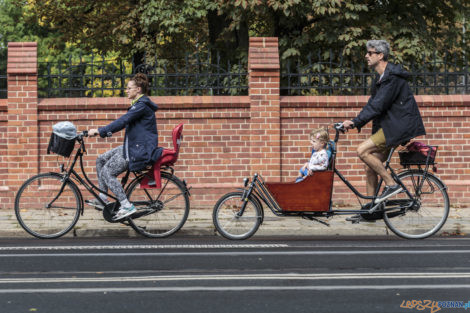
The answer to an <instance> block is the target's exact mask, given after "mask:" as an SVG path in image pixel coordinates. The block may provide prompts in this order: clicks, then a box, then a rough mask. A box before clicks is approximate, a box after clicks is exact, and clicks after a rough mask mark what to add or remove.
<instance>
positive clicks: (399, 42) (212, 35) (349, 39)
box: [0, 0, 470, 60]
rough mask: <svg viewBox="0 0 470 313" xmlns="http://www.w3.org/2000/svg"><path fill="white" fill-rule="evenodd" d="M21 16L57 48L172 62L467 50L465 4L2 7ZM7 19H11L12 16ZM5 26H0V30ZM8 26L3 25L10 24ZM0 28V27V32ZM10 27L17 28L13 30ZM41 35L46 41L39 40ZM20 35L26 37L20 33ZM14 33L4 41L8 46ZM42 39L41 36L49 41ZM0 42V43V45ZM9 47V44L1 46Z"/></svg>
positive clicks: (65, 3) (386, 0)
mask: <svg viewBox="0 0 470 313" xmlns="http://www.w3.org/2000/svg"><path fill="white" fill-rule="evenodd" d="M12 1H14V2H16V3H18V4H19V7H21V10H23V12H26V14H25V16H26V18H24V21H25V23H26V24H24V26H23V27H25V29H26V28H27V29H28V30H27V32H30V31H32V32H33V33H35V35H38V36H45V37H47V38H48V40H47V44H48V45H49V46H51V47H53V48H54V49H60V48H61V47H63V45H64V43H70V44H72V45H75V46H77V47H80V48H81V49H84V50H86V51H98V52H102V53H110V52H116V53H118V54H119V55H121V56H125V57H128V56H130V55H137V56H142V55H143V53H147V54H150V55H155V54H156V55H159V56H160V57H178V56H181V55H183V54H184V52H186V51H198V50H201V49H202V50H205V49H215V48H217V49H221V50H223V51H224V53H225V54H226V55H230V54H232V53H234V52H237V51H240V50H241V51H246V49H247V46H248V38H249V36H276V37H279V43H280V50H281V57H282V58H283V59H286V58H292V57H298V56H303V55H306V54H307V53H309V52H313V51H317V50H322V51H324V53H325V57H328V56H329V49H331V50H332V51H335V52H336V53H339V52H344V53H345V54H346V55H351V56H354V57H356V58H362V57H363V49H364V44H365V42H366V41H367V40H368V39H372V38H374V39H379V38H380V39H386V40H388V41H389V42H390V43H391V44H392V49H393V51H394V53H395V57H397V58H398V60H404V59H408V58H416V57H418V56H420V55H422V54H423V53H424V54H430V53H432V52H433V51H438V52H440V53H444V52H446V51H459V52H462V51H464V50H466V52H467V53H468V52H470V51H468V50H469V48H468V42H469V40H470V38H469V35H468V32H465V29H468V28H469V27H468V26H469V21H468V20H470V17H469V11H470V2H469V1H468V0H445V1H442V0H359V1H357V0H303V1H302V0H191V1H188V0H174V1H167V0H100V1H89V0H3V1H2V2H1V3H3V4H5V3H9V2H12ZM12 16H13V15H12ZM4 23H7V24H8V23H10V22H6V21H4V20H0V24H4ZM10 25H11V24H10ZM0 26H1V25H0ZM15 27H20V26H17V25H15ZM43 30H48V31H50V33H52V34H53V35H46V34H44V33H42V31H43ZM25 31H26V30H25ZM14 33H15V32H14V31H10V32H9V34H8V36H11V37H10V38H13V39H14V35H13V34H14ZM50 33H47V34H50ZM3 38H5V37H2V39H3ZM9 40H11V39H9Z"/></svg>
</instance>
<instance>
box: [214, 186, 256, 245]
mask: <svg viewBox="0 0 470 313" xmlns="http://www.w3.org/2000/svg"><path fill="white" fill-rule="evenodd" d="M243 195H244V193H243V192H231V193H228V194H226V195H224V196H222V198H220V199H219V201H217V203H216V204H215V206H214V210H213V212H212V220H213V222H214V225H215V228H216V229H217V231H218V232H219V234H221V235H222V236H224V237H225V238H227V239H231V240H243V239H247V238H250V237H251V236H253V235H254V234H255V233H256V231H257V230H258V228H259V226H260V224H261V221H262V219H263V212H262V208H261V205H260V204H259V203H258V202H257V201H255V200H254V199H253V198H252V197H250V198H248V199H244V198H243ZM245 201H246V205H245V207H244V208H243V206H244V204H245ZM242 208H243V210H242Z"/></svg>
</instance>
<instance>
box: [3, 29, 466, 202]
mask: <svg viewBox="0 0 470 313" xmlns="http://www.w3.org/2000/svg"><path fill="white" fill-rule="evenodd" d="M31 50H34V51H35V45H34V44H32V43H15V44H10V45H9V67H8V80H9V93H8V95H9V99H8V100H6V101H5V100H0V160H1V165H0V178H3V179H0V201H1V204H0V208H2V209H11V208H12V207H13V199H14V195H15V192H16V190H17V188H18V186H19V184H20V183H21V182H22V181H23V180H24V179H25V178H26V177H28V176H31V175H33V174H35V173H38V172H46V171H53V170H56V169H57V168H58V166H59V165H60V163H63V162H64V159H62V158H61V157H58V156H56V155H47V154H46V148H47V144H48V140H49V136H50V132H51V128H52V125H53V124H54V123H56V122H58V121H63V120H69V121H72V122H73V123H74V124H75V125H76V126H77V127H78V129H79V130H85V129H90V128H95V127H97V126H102V125H106V124H107V123H109V122H111V121H113V120H114V119H116V118H117V117H119V116H120V115H122V114H124V113H125V110H126V108H127V106H128V101H127V99H125V98H68V99H39V100H38V99H37V93H36V89H35V88H36V87H35V86H36V85H35V84H36V79H35V75H34V73H31V71H32V69H34V68H35V66H32V65H31V64H35V61H34V60H33V59H30V58H34V57H35V56H33V55H35V52H34V51H31ZM10 52H11V53H12V54H10ZM21 53H24V54H25V55H26V56H27V58H26V59H25V60H26V61H27V62H26V64H27V66H26V65H21V64H23V63H22V61H21V60H20V59H18V58H16V57H15V56H17V55H21ZM277 55H278V51H277V39H276V38H251V40H250V51H249V73H250V77H249V87H250V91H249V96H207V97H153V98H152V100H153V101H155V102H156V103H157V104H158V105H159V107H160V109H159V110H158V111H157V113H156V117H157V121H158V129H159V134H160V142H161V145H162V146H170V145H171V140H170V139H171V138H170V136H171V130H172V128H173V127H174V126H176V125H177V124H178V123H180V122H183V123H185V126H184V131H183V136H184V137H183V144H182V148H181V149H182V150H181V154H180V159H179V161H178V163H177V164H176V165H175V170H176V175H177V176H179V177H180V178H182V179H186V181H187V182H188V184H189V185H190V186H192V199H191V206H192V207H193V208H197V207H202V206H209V207H212V206H213V205H214V204H215V201H216V200H217V198H218V197H220V195H222V194H223V193H225V192H228V191H229V190H233V189H234V188H236V187H240V186H241V184H242V180H243V178H244V177H247V176H251V175H252V174H253V173H254V172H260V173H262V174H263V176H264V177H265V178H266V180H268V181H292V180H293V179H294V178H295V177H296V175H297V170H298V168H299V167H300V164H302V163H303V162H305V161H306V160H307V159H308V157H309V139H308V134H309V132H310V130H311V129H312V128H315V127H319V126H325V125H327V124H330V123H332V122H336V121H343V120H344V119H346V118H352V117H354V116H355V115H356V114H357V113H358V112H359V111H360V109H361V107H362V106H364V105H365V103H366V102H367V99H368V97H366V96H357V97H356V96H348V97H317V96H309V97H281V96H279V61H278V57H277ZM15 60H16V61H15ZM13 61H14V62H13ZM18 61H20V62H19V63H18ZM10 63H12V65H11V66H10ZM21 69H27V71H22V70H21ZM416 100H417V102H418V104H419V106H420V110H421V113H422V115H423V118H424V123H425V126H426V129H427V132H428V135H426V136H425V137H424V138H419V140H421V141H424V142H427V143H431V144H435V145H439V153H438V158H437V161H438V162H439V164H438V172H437V174H438V176H439V177H441V178H442V179H443V180H444V181H445V182H446V183H447V185H448V186H449V193H450V196H451V202H452V204H455V205H459V206H468V205H469V204H470V187H469V186H470V169H469V167H468V163H469V161H470V149H469V148H470V125H469V120H470V108H469V107H470V95H457V96H440V95H438V96H416ZM369 135H370V127H366V128H364V129H363V131H362V132H361V133H359V134H358V133H357V132H356V131H355V130H353V131H351V132H349V133H348V134H347V135H344V136H343V137H342V138H341V141H340V143H339V146H338V150H339V154H338V159H337V167H338V168H339V169H340V170H341V171H342V172H343V174H344V175H345V176H346V177H347V178H348V179H349V180H350V181H352V182H353V184H354V185H355V186H358V187H359V189H360V190H364V189H365V188H364V186H365V182H364V180H363V175H362V174H363V165H362V164H361V163H360V161H359V160H358V158H357V157H356V153H355V149H356V146H357V145H358V144H359V143H360V142H361V141H363V140H365V139H366V138H367V137H368V136H369ZM122 139H123V132H121V133H119V134H116V135H115V136H113V137H111V138H107V139H101V138H88V139H87V148H88V154H87V155H86V156H85V166H86V170H87V172H88V173H90V178H91V179H92V180H95V179H96V175H95V169H94V162H95V159H96V157H97V155H98V154H100V153H102V152H104V151H106V150H108V149H110V148H112V147H115V146H117V145H119V144H121V142H122ZM66 161H67V160H65V162H66ZM395 164H396V163H395ZM396 167H397V168H398V167H399V165H396ZM346 191H347V190H346V189H345V187H344V185H343V183H342V182H340V181H339V180H338V179H337V180H336V182H335V192H334V199H333V201H334V203H335V204H337V205H344V204H352V203H355V201H356V200H355V197H354V196H352V195H351V194H350V193H348V192H346ZM84 196H85V198H86V197H87V195H86V191H85V192H84Z"/></svg>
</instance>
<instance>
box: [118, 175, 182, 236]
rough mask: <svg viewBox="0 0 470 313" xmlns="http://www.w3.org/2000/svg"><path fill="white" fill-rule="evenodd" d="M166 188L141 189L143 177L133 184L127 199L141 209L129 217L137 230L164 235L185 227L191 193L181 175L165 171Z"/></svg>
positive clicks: (145, 234)
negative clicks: (179, 177) (177, 175)
mask: <svg viewBox="0 0 470 313" xmlns="http://www.w3.org/2000/svg"><path fill="white" fill-rule="evenodd" d="M161 178H162V188H148V189H146V188H140V182H141V180H142V179H143V177H141V178H140V179H138V180H135V181H134V183H133V184H132V185H131V186H130V187H129V190H128V192H127V198H128V199H129V201H130V202H131V203H133V204H134V206H135V207H136V208H137V213H134V214H133V215H132V217H131V218H129V223H130V225H131V226H132V228H134V230H135V231H136V232H138V233H139V234H142V235H144V236H146V237H151V238H164V237H168V236H171V235H173V234H174V233H176V232H177V231H178V230H180V229H181V227H183V225H184V223H185V222H186V220H187V219H188V214H189V192H188V189H187V188H186V186H185V185H184V184H183V182H181V181H180V180H179V179H178V178H177V177H175V176H173V175H171V174H169V173H166V172H162V173H161Z"/></svg>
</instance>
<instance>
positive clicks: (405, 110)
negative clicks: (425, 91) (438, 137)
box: [352, 63, 426, 147]
mask: <svg viewBox="0 0 470 313" xmlns="http://www.w3.org/2000/svg"><path fill="white" fill-rule="evenodd" d="M408 77H409V74H408V72H406V71H405V70H404V69H403V68H402V67H401V66H400V65H395V64H392V63H388V64H387V67H386V68H385V72H384V76H383V77H382V79H381V80H380V81H378V78H379V77H378V75H377V77H376V79H375V80H374V82H373V83H372V92H371V97H370V99H369V101H368V102H367V104H366V105H365V106H364V108H362V111H361V112H360V113H359V115H358V116H357V117H355V118H354V119H353V120H352V121H353V122H354V126H355V127H357V128H359V129H360V128H361V127H362V126H364V125H365V124H367V123H368V122H369V121H371V120H373V124H372V133H375V132H377V131H378V130H379V129H380V128H383V131H384V134H385V139H386V145H387V146H389V147H392V146H397V145H399V144H402V143H405V142H407V141H409V140H410V139H412V138H414V137H417V136H421V135H425V134H426V131H425V129H424V124H423V120H422V119H421V114H420V113H419V109H418V105H417V104H416V101H415V98H414V97H413V94H412V93H411V90H410V87H409V86H408V82H407V78H408Z"/></svg>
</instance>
